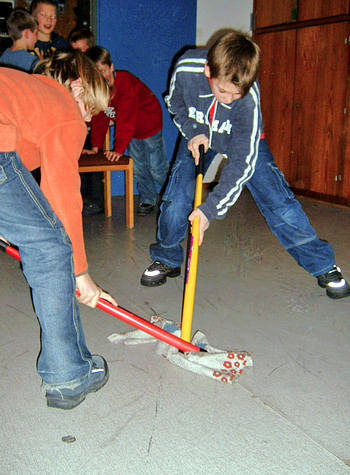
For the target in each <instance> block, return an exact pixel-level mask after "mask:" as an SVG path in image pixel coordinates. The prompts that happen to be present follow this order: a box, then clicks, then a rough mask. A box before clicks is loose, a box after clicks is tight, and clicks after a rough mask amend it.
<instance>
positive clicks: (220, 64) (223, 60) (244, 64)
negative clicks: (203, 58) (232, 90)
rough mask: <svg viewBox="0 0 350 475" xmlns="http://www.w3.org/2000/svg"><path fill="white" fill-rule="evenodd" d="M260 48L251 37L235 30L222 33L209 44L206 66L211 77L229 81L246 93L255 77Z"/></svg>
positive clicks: (243, 93)
mask: <svg viewBox="0 0 350 475" xmlns="http://www.w3.org/2000/svg"><path fill="white" fill-rule="evenodd" d="M259 60H260V48H259V47H258V45H257V44H256V43H254V41H253V40H252V39H251V37H250V36H249V35H248V34H246V33H242V32H240V31H237V30H232V31H229V32H228V33H223V34H222V35H221V36H220V35H219V37H218V38H217V39H216V41H215V42H214V43H213V44H212V45H211V46H210V48H209V51H208V57H207V61H208V66H209V68H210V76H211V77H212V78H220V79H223V80H225V81H229V82H231V83H232V84H234V85H235V86H237V87H239V88H240V89H241V91H242V96H244V95H245V94H247V92H248V91H249V88H250V87H251V86H252V84H253V82H254V81H255V79H256V76H257V73H258V68H259Z"/></svg>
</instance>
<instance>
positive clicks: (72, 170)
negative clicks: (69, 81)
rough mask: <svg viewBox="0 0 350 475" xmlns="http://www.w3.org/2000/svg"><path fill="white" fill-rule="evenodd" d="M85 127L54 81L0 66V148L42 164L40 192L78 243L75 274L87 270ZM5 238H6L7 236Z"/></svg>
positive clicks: (74, 244)
mask: <svg viewBox="0 0 350 475" xmlns="http://www.w3.org/2000/svg"><path fill="white" fill-rule="evenodd" d="M85 138H86V125H85V123H84V121H83V119H82V116H81V112H80V110H79V107H78V105H77V103H76V102H75V100H74V99H73V97H72V95H71V94H70V93H69V92H68V90H67V89H66V88H65V87H63V86H61V85H60V84H58V83H57V82H56V81H54V80H53V79H49V78H47V77H45V76H40V75H37V74H27V73H24V72H20V71H16V70H14V69H7V68H0V152H14V151H16V152H17V153H18V155H19V157H20V158H21V160H22V163H23V165H24V166H25V167H26V168H27V169H28V170H34V169H35V168H38V167H41V184H40V187H41V190H42V192H43V194H44V195H45V197H46V199H47V200H48V202H49V203H50V205H51V208H52V209H53V211H54V212H55V214H56V215H57V216H58V218H59V219H60V221H61V223H62V224H63V226H64V228H65V230H66V232H67V234H68V236H69V238H70V240H71V242H72V247H73V261H74V270H75V274H76V275H77V274H80V273H82V272H85V271H86V270H87V260H86V255H85V247H84V237H83V224H82V216H81V210H82V199H81V195H80V177H79V172H78V160H79V157H80V154H81V150H82V148H83V145H84V140H85ZM4 237H6V236H4Z"/></svg>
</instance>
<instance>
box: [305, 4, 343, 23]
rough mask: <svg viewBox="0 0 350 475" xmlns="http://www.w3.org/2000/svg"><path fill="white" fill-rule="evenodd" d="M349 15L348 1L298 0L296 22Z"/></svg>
mask: <svg viewBox="0 0 350 475" xmlns="http://www.w3.org/2000/svg"><path fill="white" fill-rule="evenodd" d="M348 13H349V0H299V1H298V8H297V20H298V21H305V20H313V19H315V18H325V17H330V16H336V15H346V14H348Z"/></svg>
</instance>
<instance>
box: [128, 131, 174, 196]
mask: <svg viewBox="0 0 350 475" xmlns="http://www.w3.org/2000/svg"><path fill="white" fill-rule="evenodd" d="M128 152H129V154H130V156H131V158H132V159H133V162H134V163H133V164H134V178H135V180H136V183H137V189H138V192H139V195H140V202H141V203H147V204H150V205H155V204H156V202H157V193H158V190H157V187H158V188H161V187H162V186H163V185H164V182H165V180H166V177H167V175H168V171H169V163H168V161H167V159H166V154H165V147H164V141H163V136H162V131H160V132H158V133H157V134H155V135H153V137H149V138H148V139H132V140H131V141H130V144H129V147H128Z"/></svg>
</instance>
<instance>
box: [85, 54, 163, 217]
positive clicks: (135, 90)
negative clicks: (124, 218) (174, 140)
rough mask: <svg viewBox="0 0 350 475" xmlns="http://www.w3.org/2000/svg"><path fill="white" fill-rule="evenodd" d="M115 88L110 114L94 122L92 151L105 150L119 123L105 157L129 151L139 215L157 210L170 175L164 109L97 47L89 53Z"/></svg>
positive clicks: (135, 80)
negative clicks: (160, 190)
mask: <svg viewBox="0 0 350 475" xmlns="http://www.w3.org/2000/svg"><path fill="white" fill-rule="evenodd" d="M86 54H87V56H88V57H89V58H91V59H92V60H93V61H94V62H95V63H96V66H97V68H98V69H99V71H100V72H101V73H102V75H103V77H104V78H105V79H106V81H107V82H108V84H109V86H110V88H111V99H110V102H109V107H108V109H107V111H105V112H101V113H100V114H98V115H97V116H95V117H93V119H92V121H91V145H92V150H91V151H86V152H87V153H96V152H97V151H98V150H99V149H101V148H102V147H103V143H104V140H105V137H106V133H107V130H108V127H109V123H110V121H111V120H112V121H113V122H114V123H115V134H114V149H113V151H107V152H106V153H105V155H106V156H107V158H108V159H109V160H111V161H116V160H119V158H120V157H121V156H122V155H123V154H124V152H125V150H126V149H128V153H129V155H130V156H131V157H132V159H133V162H134V177H135V180H136V183H137V187H138V191H139V195H140V199H139V206H138V208H137V214H139V215H145V214H149V213H151V212H152V211H153V209H154V207H155V205H156V202H157V186H159V188H162V186H163V185H164V182H165V179H166V177H167V174H168V168H169V164H168V162H167V160H166V155H165V148H164V142H163V137H162V109H161V106H160V104H159V101H158V100H157V98H156V97H155V95H154V94H153V93H152V91H150V89H148V87H147V86H145V85H144V84H143V83H142V82H141V81H140V80H139V79H138V78H137V77H135V76H134V75H132V74H131V73H129V72H127V71H115V70H114V66H113V63H112V60H111V57H110V54H109V52H108V51H107V50H106V49H104V48H102V47H100V46H94V47H92V48H90V49H89V50H88V51H87V52H86Z"/></svg>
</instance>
